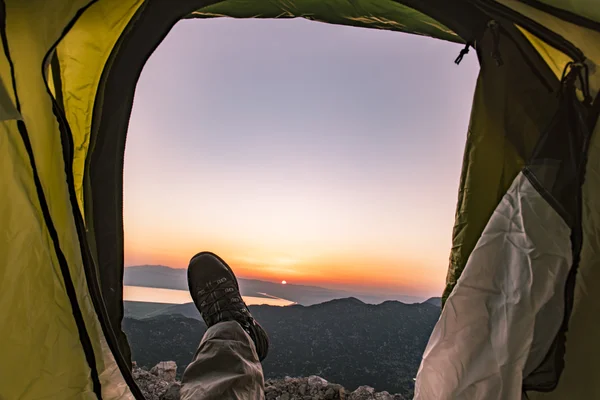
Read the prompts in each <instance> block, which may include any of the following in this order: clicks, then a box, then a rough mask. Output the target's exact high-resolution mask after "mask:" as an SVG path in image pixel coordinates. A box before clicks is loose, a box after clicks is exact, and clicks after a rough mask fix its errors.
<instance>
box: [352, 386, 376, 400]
mask: <svg viewBox="0 0 600 400" xmlns="http://www.w3.org/2000/svg"><path fill="white" fill-rule="evenodd" d="M348 399H349V400H373V399H375V389H373V388H372V387H370V386H359V387H358V389H356V390H355V391H354V392H352V393H350V396H348Z"/></svg>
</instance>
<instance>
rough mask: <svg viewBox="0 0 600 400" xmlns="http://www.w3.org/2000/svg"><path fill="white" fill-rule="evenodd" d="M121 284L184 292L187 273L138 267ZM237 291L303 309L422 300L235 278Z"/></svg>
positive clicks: (127, 270) (127, 273)
mask: <svg viewBox="0 0 600 400" xmlns="http://www.w3.org/2000/svg"><path fill="white" fill-rule="evenodd" d="M123 282H124V284H125V285H129V286H144V287H153V288H163V289H176V290H188V284H187V271H186V270H185V269H176V268H169V267H165V266H162V265H139V266H133V267H127V268H125V274H124V277H123ZM238 282H239V284H240V291H241V292H242V295H244V296H254V297H265V293H267V294H268V295H270V296H275V297H280V298H282V299H286V300H290V301H293V302H296V303H298V304H302V305H305V306H309V305H313V304H319V303H323V302H326V301H330V300H334V299H341V298H347V297H356V298H358V299H360V300H361V301H363V302H365V303H368V304H379V303H382V302H384V301H386V300H398V301H402V302H405V303H417V302H421V301H423V300H424V299H423V298H420V297H415V296H404V295H371V294H365V293H354V292H348V291H344V290H334V289H326V288H322V287H317V286H305V285H294V284H289V283H288V284H287V285H282V284H280V283H274V282H266V281H260V280H255V279H243V278H239V279H238Z"/></svg>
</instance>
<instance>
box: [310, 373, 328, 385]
mask: <svg viewBox="0 0 600 400" xmlns="http://www.w3.org/2000/svg"><path fill="white" fill-rule="evenodd" d="M327 383H328V382H327V381H326V380H325V379H323V378H321V377H320V376H316V375H311V376H309V377H308V384H309V385H310V386H326V385H327Z"/></svg>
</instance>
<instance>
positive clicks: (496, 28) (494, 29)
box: [488, 19, 504, 67]
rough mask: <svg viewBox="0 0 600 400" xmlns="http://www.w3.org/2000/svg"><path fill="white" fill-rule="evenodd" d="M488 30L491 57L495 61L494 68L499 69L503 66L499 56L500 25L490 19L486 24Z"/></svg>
mask: <svg viewBox="0 0 600 400" xmlns="http://www.w3.org/2000/svg"><path fill="white" fill-rule="evenodd" d="M488 28H490V32H491V33H492V53H491V56H492V58H493V59H494V61H496V66H497V67H500V66H502V65H504V61H503V60H502V55H500V24H498V22H496V20H494V19H492V20H490V22H488Z"/></svg>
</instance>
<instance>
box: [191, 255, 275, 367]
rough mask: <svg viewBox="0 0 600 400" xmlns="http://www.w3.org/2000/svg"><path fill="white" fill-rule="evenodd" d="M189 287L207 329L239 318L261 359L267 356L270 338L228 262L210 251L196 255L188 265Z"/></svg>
mask: <svg viewBox="0 0 600 400" xmlns="http://www.w3.org/2000/svg"><path fill="white" fill-rule="evenodd" d="M188 286H189V288H190V293H191V294H192V299H194V304H196V307H197V308H198V310H199V311H200V314H202V318H203V319H204V322H205V323H206V326H207V327H208V328H210V327H211V326H213V325H215V324H217V323H219V322H223V321H236V322H237V323H239V324H240V325H241V326H242V328H243V329H244V330H245V331H246V332H247V333H248V335H250V337H251V338H252V340H253V341H254V344H255V346H256V353H257V354H258V358H259V359H260V361H262V360H264V359H265V357H266V356H267V353H268V351H269V337H268V336H267V333H266V332H265V330H264V329H263V328H262V327H261V326H260V325H259V324H258V322H256V321H255V320H254V318H253V317H252V314H250V310H248V307H247V306H246V303H244V300H242V296H241V294H240V288H239V286H238V282H237V279H236V278H235V275H234V274H233V271H232V270H231V268H230V267H229V265H227V263H226V262H225V261H223V260H222V259H221V258H220V257H219V256H217V255H216V254H213V253H210V252H202V253H198V254H196V255H195V256H194V257H193V258H192V260H191V261H190V266H189V267H188Z"/></svg>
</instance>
